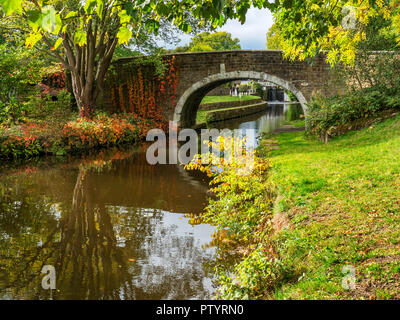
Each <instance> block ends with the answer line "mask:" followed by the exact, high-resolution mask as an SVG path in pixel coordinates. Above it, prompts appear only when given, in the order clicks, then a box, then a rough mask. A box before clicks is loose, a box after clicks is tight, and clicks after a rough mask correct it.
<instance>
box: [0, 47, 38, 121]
mask: <svg viewBox="0 0 400 320" xmlns="http://www.w3.org/2000/svg"><path fill="white" fill-rule="evenodd" d="M40 64H41V60H40V59H37V57H35V56H34V54H33V52H31V51H30V50H28V49H26V48H22V47H13V46H10V45H9V44H2V45H0V123H1V122H8V121H11V122H13V123H16V122H17V121H18V120H19V119H20V118H21V117H22V116H23V115H24V113H25V111H26V106H25V105H24V104H23V103H22V97H23V96H24V95H25V94H26V93H27V92H28V91H29V90H30V89H29V85H31V84H35V83H37V82H38V81H39V79H40V78H41V74H40V68H41V65H40Z"/></svg>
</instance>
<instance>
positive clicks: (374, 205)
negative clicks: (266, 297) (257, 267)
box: [271, 117, 400, 299]
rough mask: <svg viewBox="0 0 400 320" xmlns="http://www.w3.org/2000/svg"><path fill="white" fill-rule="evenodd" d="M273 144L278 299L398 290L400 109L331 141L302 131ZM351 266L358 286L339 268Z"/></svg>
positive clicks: (386, 294)
mask: <svg viewBox="0 0 400 320" xmlns="http://www.w3.org/2000/svg"><path fill="white" fill-rule="evenodd" d="M276 139H277V142H278V145H279V149H277V150H273V151H272V152H271V157H272V158H271V159H272V162H273V172H272V177H271V178H272V181H273V182H274V184H275V185H276V189H277V194H278V198H277V201H276V204H275V208H274V210H275V213H279V214H281V215H287V217H288V218H289V221H290V224H289V228H288V229H286V230H284V231H282V232H280V233H278V234H277V235H276V236H275V238H276V239H275V240H276V246H277V248H278V251H279V254H280V257H281V259H282V260H283V264H284V269H285V272H286V281H284V283H283V284H282V286H280V287H279V288H277V289H276V290H275V292H274V294H273V296H272V298H276V299H290V298H294V299H349V298H355V299H359V298H367V299H394V298H397V299H399V298H400V267H399V265H400V263H399V261H400V258H399V257H400V117H397V118H395V119H389V120H387V121H385V122H383V123H380V124H378V125H376V126H374V127H373V128H368V129H365V130H362V131H359V132H349V133H348V134H346V135H344V136H341V137H338V138H336V139H334V140H332V141H330V142H329V143H328V144H323V143H321V142H320V141H317V140H310V139H307V138H305V137H304V135H303V133H301V132H291V133H282V134H280V135H278V136H277V137H276ZM345 265H351V266H354V267H355V269H356V288H355V290H345V289H343V288H342V285H341V283H342V279H343V277H344V274H342V268H343V266H345Z"/></svg>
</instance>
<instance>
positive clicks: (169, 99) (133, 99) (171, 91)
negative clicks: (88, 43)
mask: <svg viewBox="0 0 400 320" xmlns="http://www.w3.org/2000/svg"><path fill="white" fill-rule="evenodd" d="M163 62H164V64H165V72H164V73H163V75H162V76H157V75H156V74H155V72H154V70H153V68H152V67H151V66H148V65H134V64H132V65H123V68H121V69H123V70H120V71H119V72H116V73H115V74H114V81H113V85H112V88H111V103H112V106H113V112H114V113H132V114H134V115H135V116H137V117H139V118H142V119H146V120H151V121H152V122H153V124H155V125H156V126H158V127H160V128H163V127H164V126H165V125H166V124H167V119H166V117H165V115H166V113H167V112H168V111H171V110H173V108H175V105H176V100H177V99H176V91H177V87H178V79H179V67H178V65H177V63H176V59H175V56H171V57H166V58H164V59H163ZM121 72H122V73H123V74H124V75H123V76H122V75H121ZM117 74H118V75H117ZM121 79H123V80H121Z"/></svg>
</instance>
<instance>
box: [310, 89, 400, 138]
mask: <svg viewBox="0 0 400 320" xmlns="http://www.w3.org/2000/svg"><path fill="white" fill-rule="evenodd" d="M392 108H394V109H399V108H400V83H398V84H396V85H395V86H394V87H392V88H387V87H383V86H374V87H370V88H365V89H362V90H357V91H352V92H349V93H347V94H345V95H342V96H334V97H329V98H326V97H321V96H319V97H315V98H314V99H313V100H312V101H311V102H310V104H309V114H308V116H307V119H308V125H309V130H310V132H311V133H313V134H316V135H320V134H321V133H323V132H326V131H327V130H329V129H330V128H332V127H338V126H340V125H344V124H349V123H351V122H352V121H355V120H359V119H363V118H368V117H375V116H377V115H378V114H379V113H380V112H382V111H383V110H386V109H392Z"/></svg>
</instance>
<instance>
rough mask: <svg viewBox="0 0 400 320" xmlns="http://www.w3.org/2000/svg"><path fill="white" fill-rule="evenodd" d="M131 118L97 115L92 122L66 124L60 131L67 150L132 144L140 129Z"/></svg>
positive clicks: (80, 120) (85, 120)
mask: <svg viewBox="0 0 400 320" xmlns="http://www.w3.org/2000/svg"><path fill="white" fill-rule="evenodd" d="M136 121H137V120H136V119H134V118H133V117H132V116H127V117H125V118H124V117H123V116H113V117H107V116H105V115H97V116H96V117H95V118H93V120H87V119H78V120H75V121H71V122H68V123H67V124H66V125H65V126H64V128H63V131H62V134H63V138H62V141H63V144H64V145H65V146H66V148H67V149H71V150H80V149H89V148H94V147H102V146H112V145H117V144H121V143H126V142H132V141H135V140H137V139H138V138H139V135H140V128H139V126H138V125H136V124H135V122H136Z"/></svg>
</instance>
